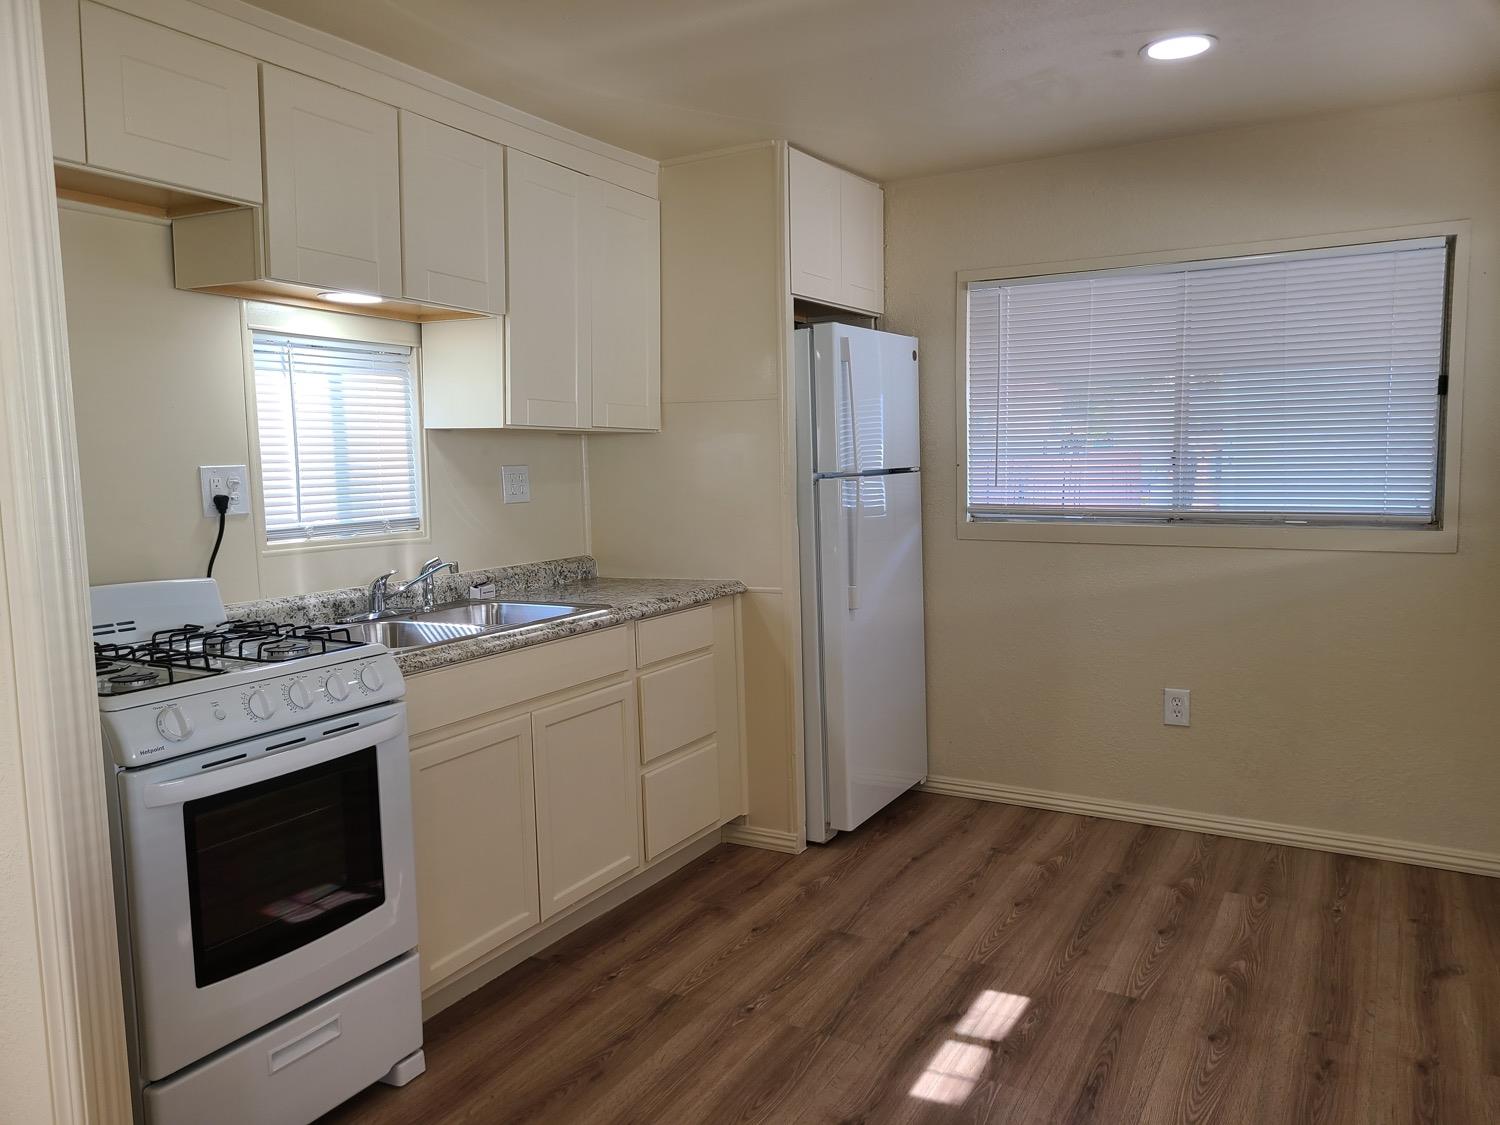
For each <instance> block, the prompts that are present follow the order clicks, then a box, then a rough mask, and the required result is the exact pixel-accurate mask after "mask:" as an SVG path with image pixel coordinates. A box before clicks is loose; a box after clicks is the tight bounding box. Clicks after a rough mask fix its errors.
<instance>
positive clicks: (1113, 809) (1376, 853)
mask: <svg viewBox="0 0 1500 1125" xmlns="http://www.w3.org/2000/svg"><path fill="white" fill-rule="evenodd" d="M920 788H921V789H922V790H923V791H924V792H927V793H943V794H946V795H947V796H950V797H972V798H974V799H976V800H980V801H999V802H1001V803H1003V804H1007V805H1027V806H1029V807H1032V808H1038V809H1053V810H1055V811H1057V812H1069V813H1080V814H1082V815H1084V816H1099V817H1104V818H1105V819H1107V820H1130V821H1136V822H1139V823H1141V824H1159V825H1162V826H1163V827H1166V828H1182V829H1186V830H1187V831H1190V832H1207V833H1211V834H1213V835H1215V836H1237V837H1240V838H1241V839H1245V840H1264V841H1266V842H1267V843H1271V844H1290V845H1292V846H1293V847H1298V848H1312V849H1314V850H1316V851H1324V852H1344V853H1346V854H1348V855H1362V856H1370V857H1372V858H1374V859H1389V860H1395V861H1396V862H1397V863H1414V864H1417V865H1418V866H1420V867H1442V868H1446V869H1448V870H1451V871H1467V872H1471V873H1473V874H1475V875H1494V876H1500V855H1492V854H1490V853H1488V852H1470V851H1462V850H1460V849H1457V848H1439V847H1433V846H1431V845H1428V844H1417V843H1412V842H1411V841H1408V840H1388V839H1385V838H1383V837H1380V836H1353V835H1350V834H1348V833H1345V832H1328V831H1324V830H1323V829H1319V828H1299V827H1297V826H1296V825H1292V824H1276V823H1273V822H1271V821H1265V820H1247V819H1245V818H1243V817H1237V816H1216V815H1213V814H1210V813H1195V812H1187V811H1185V810H1183V809H1168V808H1161V807H1160V806H1157V805H1138V804H1135V803H1133V802H1129V801H1109V800H1104V799H1102V798H1099V797H1084V796H1080V795H1078V794H1076V793H1054V792H1051V791H1049V790H1045V789H1022V788H1019V787H1018V786H1013V785H996V784H994V783H993V782H988V781H968V780H965V779H964V778H960V777H929V778H928V779H927V780H926V782H924V783H923V784H922V785H921V786H920ZM728 838H729V837H728V836H727V835H726V836H725V839H728Z"/></svg>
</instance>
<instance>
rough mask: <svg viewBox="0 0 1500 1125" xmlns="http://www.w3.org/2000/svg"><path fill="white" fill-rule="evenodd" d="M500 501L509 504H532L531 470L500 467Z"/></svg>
mask: <svg viewBox="0 0 1500 1125" xmlns="http://www.w3.org/2000/svg"><path fill="white" fill-rule="evenodd" d="M500 499H502V500H503V501H505V503H507V504H529V503H531V470H530V469H529V468H528V467H527V466H525V465H501V466H500Z"/></svg>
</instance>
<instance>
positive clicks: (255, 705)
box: [245, 688, 276, 719]
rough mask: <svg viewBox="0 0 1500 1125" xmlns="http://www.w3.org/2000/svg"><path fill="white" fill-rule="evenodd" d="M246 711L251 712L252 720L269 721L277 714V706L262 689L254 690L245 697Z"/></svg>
mask: <svg viewBox="0 0 1500 1125" xmlns="http://www.w3.org/2000/svg"><path fill="white" fill-rule="evenodd" d="M245 710H246V711H247V712H249V714H250V717H251V718H252V719H269V718H270V717H271V716H272V715H274V714H276V704H275V702H274V701H273V700H272V699H271V697H270V696H269V695H267V694H266V693H265V692H263V691H261V690H260V688H252V689H251V691H250V693H249V694H248V695H246V696H245Z"/></svg>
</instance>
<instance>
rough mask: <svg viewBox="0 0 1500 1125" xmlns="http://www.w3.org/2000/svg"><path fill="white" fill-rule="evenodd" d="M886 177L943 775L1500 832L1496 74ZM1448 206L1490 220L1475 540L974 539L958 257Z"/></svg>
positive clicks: (1477, 305) (1474, 836)
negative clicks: (1321, 544)
mask: <svg viewBox="0 0 1500 1125" xmlns="http://www.w3.org/2000/svg"><path fill="white" fill-rule="evenodd" d="M886 199H887V209H888V210H887V257H886V262H887V307H888V310H889V315H888V317H887V320H886V326H887V327H889V328H892V329H894V330H897V331H901V332H911V333H915V334H916V335H918V336H920V337H921V339H922V348H923V366H922V437H923V463H924V466H925V474H924V475H925V483H924V490H923V502H924V504H925V505H926V513H925V535H926V547H925V560H926V568H927V651H928V681H929V696H928V699H929V716H930V718H929V725H930V731H931V760H932V772H933V774H935V775H946V776H951V777H957V778H964V779H974V780H980V781H985V782H991V783H995V784H998V785H1004V786H1016V787H1023V788H1028V789H1035V790H1043V791H1047V792H1056V793H1064V794H1082V795H1086V796H1090V797H1095V798H1102V799H1109V800H1116V801H1123V802H1133V803H1138V804H1145V805H1155V806H1165V807H1169V808H1175V809H1182V810H1191V811H1195V812H1199V813H1206V814H1212V815H1220V816H1235V817H1246V818H1251V819H1257V820H1264V821H1272V822H1279V823H1284V824H1290V825H1298V826H1305V827H1309V828H1313V829H1316V830H1320V831H1331V832H1342V833H1350V834H1355V835H1362V836H1371V837H1383V838H1391V839H1395V840H1400V841H1411V842H1417V843H1420V844H1425V845H1430V846H1435V847H1444V848H1452V849H1460V850H1470V851H1475V852H1480V853H1486V854H1487V855H1490V856H1500V816H1497V815H1496V807H1497V806H1496V794H1500V754H1497V752H1496V751H1497V749H1500V381H1497V364H1500V335H1497V332H1500V329H1497V317H1496V310H1497V308H1500V95H1478V96H1472V97H1465V98H1458V99H1451V100H1444V101H1435V102H1428V103H1417V104H1409V105H1404V106H1399V107H1395V108H1390V109H1383V110H1378V111H1371V112H1361V113H1357V114H1348V115H1341V116H1337V117H1327V118H1322V119H1313V120H1305V121H1299V122H1294V123H1289V124H1281V125H1274V126H1265V127H1257V128H1250V129H1239V130H1234V131H1228V132H1221V133H1214V134H1209V135H1203V136H1196V137H1188V138H1182V139H1178V140H1172V141H1163V142H1155V143H1150V144H1142V145H1134V146H1130V147H1126V148H1117V149H1112V150H1107V151H1098V152H1089V153H1083V154H1078V155H1073V156H1066V157H1058V158H1052V159H1046V160H1037V161H1031V162H1026V163H1020V164H1014V165H1009V166H1004V167H998V168H991V169H987V170H982V171H976V172H967V173H962V174H956V175H948V176H940V177H932V178H924V179H917V180H908V181H903V182H898V183H894V184H889V185H887V188H886ZM1448 219H1469V220H1472V223H1473V228H1472V229H1473V239H1472V243H1471V249H1472V263H1471V265H1472V268H1471V271H1470V272H1471V276H1470V278H1469V310H1470V311H1469V320H1468V324H1469V331H1468V339H1467V340H1466V341H1463V343H1464V345H1465V347H1466V351H1467V364H1466V370H1467V391H1466V394H1467V399H1466V403H1465V417H1464V419H1463V435H1462V436H1463V470H1462V480H1463V485H1462V495H1461V497H1460V502H1461V518H1460V527H1459V534H1460V549H1459V552H1458V553H1457V554H1453V555H1412V554H1375V553H1364V554H1361V553H1340V552H1304V551H1275V550H1242V549H1222V548H1218V549H1216V548H1186V547H1145V546H1141V547H1125V546H1100V545H1086V544H1049V543H1007V542H975V541H962V542H961V541H959V540H958V538H957V536H956V533H955V526H956V525H955V497H956V490H955V480H954V474H955V470H954V463H955V459H956V425H955V381H954V374H955V363H956V362H957V357H956V356H955V345H954V333H955V316H956V314H955V308H954V285H955V278H954V275H955V272H956V271H959V270H965V269H979V268H985V267H995V266H1005V265H1010V264H1019V263H1030V262H1049V261H1060V260H1065V259H1083V258H1097V257H1103V256H1109V255H1117V254H1133V253H1143V252H1151V251H1160V250H1164V249H1172V248H1192V247H1200V246H1209V245H1215V244H1218V245H1224V244H1235V243H1244V242H1253V241H1258V240H1270V239H1278V238H1287V237H1293V236H1303V235H1316V234H1321V233H1331V232H1343V231H1353V230H1363V229H1373V228H1383V227H1396V226H1401V225H1405V224H1415V223H1422V222H1430V221H1438V220H1448ZM1169 685H1170V686H1173V687H1187V688H1190V689H1191V690H1192V692H1193V698H1192V704H1193V707H1192V716H1193V725H1192V727H1191V728H1189V729H1187V730H1178V729H1169V728H1165V727H1163V726H1162V725H1161V691H1162V688H1163V687H1165V686H1169Z"/></svg>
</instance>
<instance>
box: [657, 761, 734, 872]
mask: <svg viewBox="0 0 1500 1125" xmlns="http://www.w3.org/2000/svg"><path fill="white" fill-rule="evenodd" d="M641 790H642V795H643V799H644V800H645V803H646V859H647V860H653V859H655V858H656V857H657V856H659V855H661V854H662V853H663V852H665V851H667V850H668V849H669V848H672V847H674V846H676V845H677V844H680V843H682V841H684V840H686V839H687V838H688V837H689V836H693V835H696V834H697V833H699V832H702V831H703V830H704V829H705V828H712V827H713V826H714V825H716V824H718V823H719V820H720V816H719V748H718V746H717V745H715V744H714V743H712V742H710V743H708V745H706V746H701V747H699V748H698V749H697V750H694V751H693V752H692V753H691V754H684V755H683V756H682V757H680V758H676V759H674V760H672V761H670V762H667V763H666V764H665V765H661V766H656V767H654V768H652V769H649V770H647V771H646V772H645V773H643V774H642V775H641Z"/></svg>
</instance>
